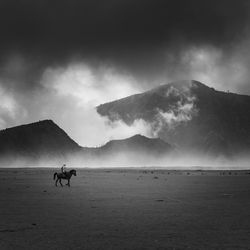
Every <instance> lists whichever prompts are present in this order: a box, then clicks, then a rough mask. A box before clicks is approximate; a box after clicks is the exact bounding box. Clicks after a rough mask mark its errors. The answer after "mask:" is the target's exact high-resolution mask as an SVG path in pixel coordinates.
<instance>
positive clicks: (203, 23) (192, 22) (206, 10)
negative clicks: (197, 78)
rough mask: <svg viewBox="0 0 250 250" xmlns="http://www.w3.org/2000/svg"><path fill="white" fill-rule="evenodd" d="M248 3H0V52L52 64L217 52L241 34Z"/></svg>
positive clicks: (151, 0)
mask: <svg viewBox="0 0 250 250" xmlns="http://www.w3.org/2000/svg"><path fill="white" fill-rule="evenodd" d="M248 2H249V1H246V0H238V1H236V0H231V1H226V0H220V1H215V0H212V1H201V0H189V1H184V0H182V1H180V0H179V1H178V0H171V1H169V0H143V1H142V0H138V1H132V0H108V1H97V0H84V1H82V0H71V1H69V0H67V1H66V0H60V1H59V0H55V1H51V0H50V1H49V0H43V1H32V0H2V1H1V2H0V30H1V40H0V49H1V51H2V52H3V51H5V52H13V51H14V50H16V51H21V52H22V53H24V54H33V55H35V56H36V57H39V56H42V57H43V59H44V60H46V61H47V60H48V61H53V60H58V59H59V58H60V59H61V58H62V57H68V56H71V55H72V54H73V53H76V54H78V53H79V52H81V53H82V54H83V55H87V56H90V57H91V56H96V57H101V58H102V57H103V58H106V57H111V59H112V57H114V58H116V57H119V58H121V55H122V57H125V59H124V60H129V59H130V56H131V57H133V55H136V56H138V55H142V56H143V55H145V54H149V55H150V53H148V51H151V53H152V51H156V52H157V51H158V50H159V49H160V48H166V47H168V46H170V47H175V46H177V45H178V46H181V47H182V46H185V45H186V44H201V43H205V44H212V45H215V46H222V47H223V46H225V45H230V44H231V43H232V42H235V41H236V40H238V39H239V38H240V37H241V35H242V32H243V31H244V30H245V29H246V25H247V24H248V18H249V3H248ZM126 57H127V58H126ZM117 59H118V58H117Z"/></svg>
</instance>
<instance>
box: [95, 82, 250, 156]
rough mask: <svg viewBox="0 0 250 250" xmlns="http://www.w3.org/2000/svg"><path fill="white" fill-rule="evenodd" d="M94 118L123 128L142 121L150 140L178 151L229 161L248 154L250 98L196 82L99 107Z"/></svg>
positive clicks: (157, 89) (249, 147)
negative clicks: (119, 122) (225, 157)
mask: <svg viewBox="0 0 250 250" xmlns="http://www.w3.org/2000/svg"><path fill="white" fill-rule="evenodd" d="M97 112H98V113H99V114H100V115H102V116H107V117H108V118H109V119H110V120H111V121H114V120H119V119H120V120H122V121H124V122H125V123H126V124H128V125H132V124H133V122H134V121H135V120H137V119H143V120H144V121H146V122H147V123H148V124H150V126H151V128H152V134H153V135H155V136H158V137H160V138H161V139H163V140H165V141H167V142H169V143H170V144H172V145H176V146H177V147H179V148H182V149H184V150H191V151H192V150H198V151H202V152H206V153H209V154H210V153H212V154H224V155H232V154H235V153H240V152H247V151H249V149H250V97H249V96H246V95H238V94H233V93H226V92H221V91H216V90H215V89H213V88H209V87H207V86H206V85H204V84H202V83H200V82H197V81H181V82H174V83H170V84H166V85H161V86H159V87H157V88H154V89H152V90H150V91H147V92H144V93H142V94H137V95H133V96H129V97H126V98H123V99H120V100H116V101H114V102H110V103H106V104H102V105H100V106H98V107H97Z"/></svg>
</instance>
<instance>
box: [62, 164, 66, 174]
mask: <svg viewBox="0 0 250 250" xmlns="http://www.w3.org/2000/svg"><path fill="white" fill-rule="evenodd" d="M61 172H62V174H65V173H66V164H63V165H62V167H61Z"/></svg>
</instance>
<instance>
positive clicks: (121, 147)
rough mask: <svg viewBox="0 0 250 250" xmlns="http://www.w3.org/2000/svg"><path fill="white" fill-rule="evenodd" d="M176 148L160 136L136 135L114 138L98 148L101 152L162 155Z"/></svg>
mask: <svg viewBox="0 0 250 250" xmlns="http://www.w3.org/2000/svg"><path fill="white" fill-rule="evenodd" d="M173 150H174V148H173V147H172V146H171V145H169V144H168V143H166V142H164V141H162V140H161V139H159V138H148V137H145V136H142V135H139V134H137V135H134V136H132V137H130V138H127V139H124V140H112V141H109V142H107V143H106V144H105V145H104V146H102V147H100V148H99V149H98V153H99V154H113V153H121V152H130V153H136V154H137V153H139V152H141V153H144V154H151V155H162V154H167V153H169V152H171V151H173Z"/></svg>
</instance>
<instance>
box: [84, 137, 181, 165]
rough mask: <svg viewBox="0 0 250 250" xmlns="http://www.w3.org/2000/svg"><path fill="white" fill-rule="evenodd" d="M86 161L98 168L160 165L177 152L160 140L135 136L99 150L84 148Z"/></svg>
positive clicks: (114, 141)
mask: <svg viewBox="0 0 250 250" xmlns="http://www.w3.org/2000/svg"><path fill="white" fill-rule="evenodd" d="M83 155H84V159H83V160H84V161H83V163H85V164H86V163H87V164H88V165H91V164H94V165H97V166H112V165H115V166H131V165H143V166H145V165H154V164H157V165H160V164H163V163H164V162H165V163H167V161H168V160H169V159H170V158H171V157H175V156H176V155H177V152H176V150H175V148H174V147H172V146H171V145H170V144H168V143H166V142H164V141H162V140H161V139H159V138H148V137H145V136H142V135H138V134H137V135H134V136H132V137H130V138H127V139H123V140H112V141H109V142H107V143H106V144H105V145H103V146H101V147H99V148H84V149H83Z"/></svg>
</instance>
